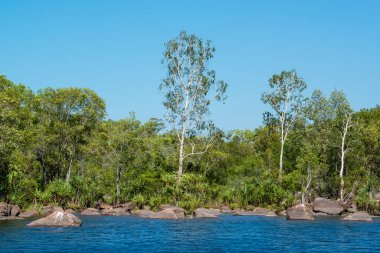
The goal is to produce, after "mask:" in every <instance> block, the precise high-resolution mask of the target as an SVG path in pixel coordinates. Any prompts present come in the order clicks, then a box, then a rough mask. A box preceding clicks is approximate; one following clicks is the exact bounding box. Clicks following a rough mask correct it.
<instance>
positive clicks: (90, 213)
mask: <svg viewBox="0 0 380 253" xmlns="http://www.w3.org/2000/svg"><path fill="white" fill-rule="evenodd" d="M80 214H81V215H86V216H97V215H100V213H99V211H98V209H95V208H87V209H84V210H83V211H82V212H81V213H80Z"/></svg>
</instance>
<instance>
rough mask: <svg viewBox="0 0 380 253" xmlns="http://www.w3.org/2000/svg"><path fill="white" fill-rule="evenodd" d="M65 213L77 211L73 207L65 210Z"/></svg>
mask: <svg viewBox="0 0 380 253" xmlns="http://www.w3.org/2000/svg"><path fill="white" fill-rule="evenodd" d="M65 213H71V214H74V213H76V212H75V211H74V210H73V209H71V208H69V209H67V210H65Z"/></svg>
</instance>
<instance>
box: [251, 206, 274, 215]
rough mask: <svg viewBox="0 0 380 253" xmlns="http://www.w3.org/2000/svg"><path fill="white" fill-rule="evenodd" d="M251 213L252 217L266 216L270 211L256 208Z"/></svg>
mask: <svg viewBox="0 0 380 253" xmlns="http://www.w3.org/2000/svg"><path fill="white" fill-rule="evenodd" d="M252 212H253V214H254V215H267V214H268V213H269V212H270V210H268V209H266V208H262V207H256V208H255V209H254V210H253V211H252Z"/></svg>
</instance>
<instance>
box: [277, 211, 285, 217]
mask: <svg viewBox="0 0 380 253" xmlns="http://www.w3.org/2000/svg"><path fill="white" fill-rule="evenodd" d="M278 215H281V216H286V210H282V211H281V212H279V213H278Z"/></svg>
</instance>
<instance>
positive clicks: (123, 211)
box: [102, 207, 131, 216]
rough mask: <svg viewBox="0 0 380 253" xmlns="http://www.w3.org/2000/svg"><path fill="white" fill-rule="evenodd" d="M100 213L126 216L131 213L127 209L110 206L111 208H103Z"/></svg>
mask: <svg viewBox="0 0 380 253" xmlns="http://www.w3.org/2000/svg"><path fill="white" fill-rule="evenodd" d="M102 215H108V216H126V215H131V213H130V212H129V210H127V209H125V208H122V207H117V208H111V209H104V210H103V212H102Z"/></svg>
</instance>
